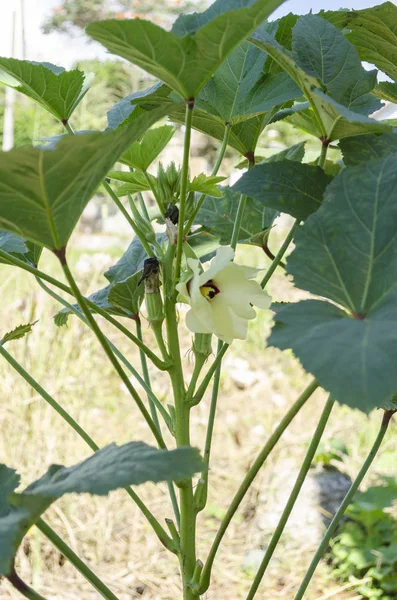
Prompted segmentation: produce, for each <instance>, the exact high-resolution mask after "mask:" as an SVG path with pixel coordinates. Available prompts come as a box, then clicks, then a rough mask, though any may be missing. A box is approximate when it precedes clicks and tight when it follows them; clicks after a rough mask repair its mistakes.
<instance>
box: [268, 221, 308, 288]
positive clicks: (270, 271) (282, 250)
mask: <svg viewBox="0 0 397 600" xmlns="http://www.w3.org/2000/svg"><path fill="white" fill-rule="evenodd" d="M298 226H299V220H298V219H296V221H295V223H294V224H293V226H292V227H291V229H290V230H289V232H288V235H287V237H286V238H285V240H284V242H283V243H282V246H281V248H280V250H279V251H278V252H277V254H276V256H275V258H274V260H273V261H272V263H271V265H270V267H269V268H268V270H267V271H266V274H265V276H264V278H263V279H262V281H261V287H262V289H263V288H264V287H265V286H266V285H267V283H268V281H269V279H270V277H271V276H272V275H273V273H274V271H275V270H276V269H277V267H278V265H279V264H280V262H281V260H282V258H283V256H284V254H285V253H286V251H287V249H288V246H289V245H290V243H291V242H292V240H293V237H294V235H295V231H296V230H297V228H298Z"/></svg>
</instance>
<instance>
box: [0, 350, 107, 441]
mask: <svg viewBox="0 0 397 600" xmlns="http://www.w3.org/2000/svg"><path fill="white" fill-rule="evenodd" d="M0 355H1V356H2V357H3V358H5V360H6V361H7V362H8V363H9V364H10V365H11V366H12V368H13V369H15V371H16V372H17V373H18V374H19V375H20V376H21V377H22V378H23V379H24V380H25V381H26V382H27V383H28V384H29V385H30V387H32V388H33V389H34V390H35V391H36V392H37V393H38V394H39V395H40V396H41V397H42V398H43V399H44V400H45V401H46V402H47V403H48V404H49V405H50V406H51V407H52V408H53V409H54V410H55V411H56V412H57V413H58V414H59V416H60V417H62V419H64V421H66V423H68V425H70V427H72V429H74V431H75V432H76V433H77V434H78V435H79V436H80V437H81V438H82V439H83V440H84V441H85V442H86V444H88V446H89V447H90V448H91V450H94V452H96V450H98V446H97V445H96V444H95V442H94V441H93V440H92V439H91V438H90V436H89V435H88V433H87V432H86V431H84V429H83V428H82V427H80V425H79V424H78V423H76V421H75V420H74V419H73V417H71V416H70V415H69V413H68V412H66V410H64V409H63V408H62V406H60V405H59V404H58V402H57V401H56V400H55V399H54V398H53V397H52V396H50V394H49V393H48V392H46V391H45V389H44V388H43V387H41V385H40V384H39V383H38V382H37V381H36V380H35V379H33V377H32V376H31V375H30V374H29V373H28V372H27V371H26V370H25V369H24V368H23V367H22V365H20V364H19V362H18V361H16V360H15V358H14V357H13V356H12V355H11V354H10V353H9V352H8V351H7V350H6V349H5V348H4V346H1V345H0Z"/></svg>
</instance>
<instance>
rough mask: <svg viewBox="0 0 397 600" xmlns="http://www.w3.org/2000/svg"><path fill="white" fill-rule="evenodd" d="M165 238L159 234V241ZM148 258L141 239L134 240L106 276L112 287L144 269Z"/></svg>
mask: <svg viewBox="0 0 397 600" xmlns="http://www.w3.org/2000/svg"><path fill="white" fill-rule="evenodd" d="M163 237H164V234H158V235H157V241H158V242H161V240H162V239H163ZM147 257H148V256H147V254H146V250H145V249H144V247H143V246H142V244H141V242H140V241H139V239H138V238H134V239H133V240H132V242H131V244H130V245H129V246H128V248H127V250H126V251H125V252H124V254H123V255H122V257H121V258H120V259H119V260H118V261H117V263H116V264H115V265H113V266H112V267H110V269H108V270H107V271H106V273H105V274H104V275H105V277H106V279H107V280H108V281H109V283H110V284H111V285H114V284H116V283H120V282H122V281H125V280H126V279H128V278H129V277H131V275H135V273H138V271H141V270H142V269H143V266H144V262H145V260H146V259H147Z"/></svg>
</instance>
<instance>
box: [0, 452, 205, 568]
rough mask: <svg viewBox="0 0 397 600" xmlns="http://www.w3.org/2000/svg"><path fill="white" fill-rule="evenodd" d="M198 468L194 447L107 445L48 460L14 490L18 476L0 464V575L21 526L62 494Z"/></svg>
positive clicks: (170, 477)
mask: <svg viewBox="0 0 397 600" xmlns="http://www.w3.org/2000/svg"><path fill="white" fill-rule="evenodd" d="M202 469H203V463H202V460H201V458H200V455H199V452H198V450H197V449H196V448H191V447H186V448H177V449H176V450H159V449H157V448H152V447H151V446H148V445H147V444H144V443H143V442H129V443H128V444H124V445H123V446H116V445H115V444H110V445H109V446H106V447H105V448H103V449H101V450H98V451H97V452H96V453H95V454H93V455H92V456H90V457H89V458H87V459H86V460H84V461H83V462H81V463H79V464H77V465H74V466H73V467H62V466H60V465H52V466H51V467H50V468H49V470H48V471H47V473H46V474H45V475H43V476H42V477H41V478H40V479H38V480H37V481H35V482H33V483H31V484H30V485H29V486H28V487H27V488H26V489H25V490H24V491H23V492H22V493H19V494H17V493H14V490H15V489H16V487H17V485H18V483H19V477H18V476H17V475H16V473H15V471H13V470H12V469H9V468H8V467H6V466H5V465H0V575H7V574H8V573H9V572H10V569H11V564H12V560H13V558H14V556H15V553H16V551H17V549H18V547H19V545H20V543H21V541H22V539H23V537H24V535H25V533H26V532H27V530H28V529H29V528H30V527H31V526H32V525H33V524H34V523H35V522H36V521H37V520H38V519H39V517H40V515H41V514H42V513H43V512H45V511H46V510H47V508H48V507H49V506H50V505H51V504H52V503H53V502H54V501H55V500H57V499H58V498H60V497H61V496H63V495H65V494H71V493H77V494H96V495H99V496H105V495H107V494H108V493H109V492H111V491H112V490H116V489H119V488H123V487H127V486H129V485H139V484H141V483H145V482H147V481H153V482H154V483H156V482H159V481H178V480H183V479H185V478H187V477H191V476H192V475H194V474H195V473H197V472H200V471H201V470H202Z"/></svg>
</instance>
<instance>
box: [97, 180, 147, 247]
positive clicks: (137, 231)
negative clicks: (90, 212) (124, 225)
mask: <svg viewBox="0 0 397 600" xmlns="http://www.w3.org/2000/svg"><path fill="white" fill-rule="evenodd" d="M102 185H103V187H104V188H105V190H106V191H107V193H108V194H109V196H110V197H111V198H112V200H113V202H114V203H115V205H116V206H117V208H118V209H119V211H120V212H121V213H122V215H123V216H124V217H125V218H126V220H127V221H128V223H129V225H130V226H131V228H132V230H133V231H134V233H135V235H136V237H137V238H138V239H139V241H140V242H141V244H142V246H143V248H144V250H145V252H146V254H147V255H148V256H154V252H153V250H152V248H151V247H150V244H149V243H148V242H147V240H146V238H145V236H144V235H143V234H142V232H141V231H140V229H139V227H137V226H136V223H135V221H134V220H133V219H132V218H131V217H130V215H129V214H128V211H127V209H126V208H125V207H124V206H123V203H122V202H121V200H120V198H119V197H118V196H117V194H115V192H114V191H113V189H112V188H111V186H110V185H109V184H108V182H107V181H106V180H105V179H104V180H103V181H102Z"/></svg>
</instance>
